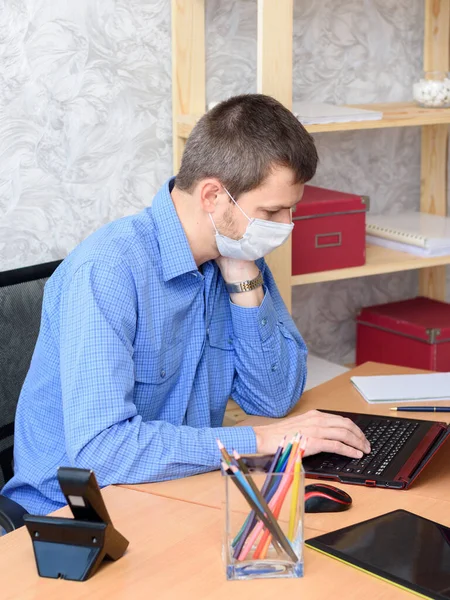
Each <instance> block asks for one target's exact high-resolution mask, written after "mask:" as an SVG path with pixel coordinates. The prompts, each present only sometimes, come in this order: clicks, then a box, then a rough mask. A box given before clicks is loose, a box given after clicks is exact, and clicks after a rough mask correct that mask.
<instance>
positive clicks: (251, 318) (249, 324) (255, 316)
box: [230, 288, 277, 342]
mask: <svg viewBox="0 0 450 600" xmlns="http://www.w3.org/2000/svg"><path fill="white" fill-rule="evenodd" d="M230 307H231V319H232V321H233V333H234V335H235V336H236V337H237V338H239V339H247V340H248V339H251V338H255V337H259V338H260V339H261V340H262V341H263V342H265V341H266V340H267V339H268V338H269V337H270V336H271V335H273V333H274V332H275V327H276V325H277V314H276V311H275V308H274V306H273V302H272V297H271V295H270V292H269V290H268V289H267V288H265V294H264V298H263V301H262V302H261V304H260V305H259V306H252V307H245V306H239V305H237V304H234V303H233V302H231V300H230Z"/></svg>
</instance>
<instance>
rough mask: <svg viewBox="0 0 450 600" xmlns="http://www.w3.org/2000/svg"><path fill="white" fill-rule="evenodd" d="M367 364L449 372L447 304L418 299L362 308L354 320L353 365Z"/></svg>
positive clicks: (449, 336)
mask: <svg viewBox="0 0 450 600" xmlns="http://www.w3.org/2000/svg"><path fill="white" fill-rule="evenodd" d="M368 360H371V361H375V362H382V363H389V364H392V365H401V366H404V367H415V368H419V369H429V370H431V371H450V304H447V303H446V302H438V301H437V300H430V299H429V298H422V297H418V298H413V299H412V300H404V301H402V302H391V303H389V304H380V305H378V306H369V307H367V308H363V309H362V310H361V312H360V313H359V315H358V317H357V327H356V363H357V364H358V365H359V364H361V363H364V362H366V361H368Z"/></svg>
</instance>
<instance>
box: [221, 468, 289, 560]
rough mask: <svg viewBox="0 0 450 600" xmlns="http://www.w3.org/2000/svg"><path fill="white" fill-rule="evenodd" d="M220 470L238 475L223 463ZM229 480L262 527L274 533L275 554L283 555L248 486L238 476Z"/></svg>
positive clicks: (235, 469) (276, 536) (279, 544)
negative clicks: (256, 516)
mask: <svg viewBox="0 0 450 600" xmlns="http://www.w3.org/2000/svg"><path fill="white" fill-rule="evenodd" d="M222 469H223V470H224V471H225V472H226V473H228V474H229V475H237V473H238V472H239V473H240V471H239V469H238V468H237V467H236V466H235V465H227V464H226V463H225V462H222ZM230 471H231V472H230ZM241 475H242V474H241ZM231 479H232V480H233V482H234V484H235V485H236V487H237V488H238V490H239V491H240V492H241V494H242V495H243V496H244V498H245V499H246V500H247V502H248V504H249V505H250V508H252V509H253V510H254V511H255V512H256V514H257V515H258V518H259V519H260V520H261V522H262V523H264V525H265V526H266V527H267V528H268V529H270V530H271V531H272V532H273V533H275V536H274V541H275V550H276V551H277V553H278V554H280V555H282V554H284V552H283V549H282V546H281V543H280V541H279V540H278V534H277V533H276V532H275V531H274V530H273V529H272V523H271V522H270V521H269V519H268V518H267V517H266V515H265V514H264V513H263V512H262V510H261V509H260V507H259V506H258V504H257V503H256V502H255V499H254V498H253V497H252V495H251V493H250V491H251V490H250V486H248V485H247V486H246V485H245V482H243V481H242V479H241V478H240V477H239V475H238V476H236V477H231ZM244 480H245V478H244ZM291 552H293V550H292V548H291ZM296 560H298V559H297V558H296Z"/></svg>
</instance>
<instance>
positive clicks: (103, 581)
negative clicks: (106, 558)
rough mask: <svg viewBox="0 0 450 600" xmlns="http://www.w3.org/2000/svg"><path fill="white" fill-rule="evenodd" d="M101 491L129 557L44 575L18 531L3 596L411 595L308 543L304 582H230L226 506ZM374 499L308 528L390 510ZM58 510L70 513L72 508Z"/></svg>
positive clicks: (380, 599) (430, 511) (438, 516)
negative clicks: (87, 572)
mask: <svg viewBox="0 0 450 600" xmlns="http://www.w3.org/2000/svg"><path fill="white" fill-rule="evenodd" d="M367 491H369V490H367ZM103 495H104V498H105V502H106V505H107V507H108V510H109V513H110V515H111V518H112V520H113V522H114V524H115V526H116V527H117V529H118V530H119V531H120V532H121V533H123V534H124V535H125V537H127V539H128V540H129V541H130V546H129V548H128V550H127V552H126V554H125V555H124V557H123V558H121V559H120V560H118V561H117V562H115V563H104V564H103V566H102V567H101V568H100V570H99V571H98V572H97V573H96V574H95V575H94V576H93V577H92V578H91V579H89V580H88V581H86V582H83V583H80V582H72V581H61V580H57V579H43V578H40V577H38V575H37V572H36V567H35V563H34V557H33V552H32V546H31V540H30V538H29V535H28V532H27V531H26V530H25V528H22V529H19V530H18V531H15V532H13V533H11V534H8V535H7V536H5V537H4V538H2V539H1V540H0V548H1V560H0V582H1V583H0V586H1V598H2V600H60V599H61V598H63V599H64V600H88V599H89V600H91V599H96V600H103V599H105V600H130V599H131V598H132V599H133V600H141V599H143V600H144V599H145V600H148V599H149V598H157V599H158V600H159V599H161V600H165V599H175V598H184V599H191V598H192V599H195V600H202V599H211V600H213V599H214V600H222V599H223V600H229V598H230V596H231V595H232V596H233V598H234V599H235V600H240V599H241V598H242V600H247V599H248V598H258V600H259V599H260V600H273V598H274V597H280V595H282V596H284V597H286V598H308V600H323V599H324V598H328V597H331V596H332V595H334V594H335V593H336V589H339V588H341V589H344V586H345V590H346V591H345V597H346V598H347V599H348V600H353V599H355V600H356V599H359V598H370V599H372V598H374V599H375V598H376V599H377V600H391V599H398V600H402V598H404V599H405V600H408V598H412V596H411V595H410V594H409V592H405V591H404V590H401V589H398V588H396V587H394V586H393V585H391V584H389V583H386V582H384V581H381V580H378V579H376V578H375V577H371V576H369V575H367V574H365V573H362V572H360V571H358V570H356V569H353V568H352V567H349V566H347V565H344V564H342V563H340V562H338V561H335V560H332V559H331V558H328V557H326V556H323V555H322V554H320V553H318V552H316V551H314V550H311V549H308V548H305V576H304V577H303V578H302V579H284V580H278V581H274V580H263V581H245V582H241V581H239V582H228V581H226V579H225V570H224V566H223V563H222V558H221V539H222V528H223V520H224V518H223V513H222V511H221V510H218V509H216V508H211V507H206V506H200V505H198V504H192V503H189V502H183V501H180V500H171V499H169V498H163V497H160V496H154V495H152V494H145V493H139V492H136V491H133V490H129V489H125V488H119V487H109V488H107V489H105V490H103ZM400 497H401V498H402V500H403V502H402V503H401V504H402V505H403V506H405V507H407V508H408V509H410V510H412V511H414V512H415V513H417V514H420V515H422V516H424V517H426V518H430V519H435V520H437V521H440V522H442V523H444V524H445V525H447V526H450V505H449V504H448V503H446V502H442V501H438V500H435V499H427V498H422V499H421V498H419V497H416V496H409V495H407V494H401V495H400ZM368 499H369V502H370V504H368V505H365V506H364V507H363V506H362V505H361V506H360V507H359V508H358V509H356V508H355V509H352V510H350V511H349V512H347V513H341V514H340V515H333V516H332V515H322V516H321V519H322V521H321V522H320V523H319V522H318V523H319V524H320V525H321V529H320V530H314V529H312V528H311V527H306V532H305V535H306V537H307V538H308V537H312V536H314V535H318V534H319V533H321V531H322V530H328V529H336V527H338V526H344V525H346V524H348V523H350V522H355V521H358V520H360V518H361V516H362V513H365V515H367V514H368V513H370V514H372V515H375V514H379V513H382V512H384V511H385V510H386V509H387V508H390V507H388V505H389V502H387V501H386V502H385V504H384V505H383V504H381V505H378V503H377V501H375V499H374V497H373V496H372V495H369V494H368ZM58 512H59V513H60V514H63V515H67V513H68V510H67V509H62V510H61V511H58ZM324 575H326V576H324ZM350 580H351V585H349V582H350Z"/></svg>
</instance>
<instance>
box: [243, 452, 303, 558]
mask: <svg viewBox="0 0 450 600" xmlns="http://www.w3.org/2000/svg"><path fill="white" fill-rule="evenodd" d="M290 476H292V468H291V465H290V464H289V461H288V465H287V466H286V471H285V472H284V474H283V477H282V481H281V484H280V485H279V486H278V489H277V491H276V493H275V495H274V497H273V498H272V499H271V501H270V502H269V507H270V509H271V510H272V511H273V510H274V507H275V506H276V504H277V501H278V498H279V496H280V491H282V489H283V488H284V486H285V485H286V482H287V481H288V480H289V477H290ZM263 527H264V524H263V523H262V522H261V521H260V522H259V523H258V524H257V525H256V526H255V527H254V529H253V530H252V532H251V533H250V535H249V536H248V538H247V540H246V542H245V544H244V547H243V548H242V551H241V553H240V555H239V560H245V558H246V557H247V555H248V553H249V552H250V550H251V548H252V547H253V544H254V543H255V541H256V539H257V538H258V536H259V534H260V533H261V531H262V529H263ZM255 552H256V551H255ZM254 558H256V556H255V555H254Z"/></svg>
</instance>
